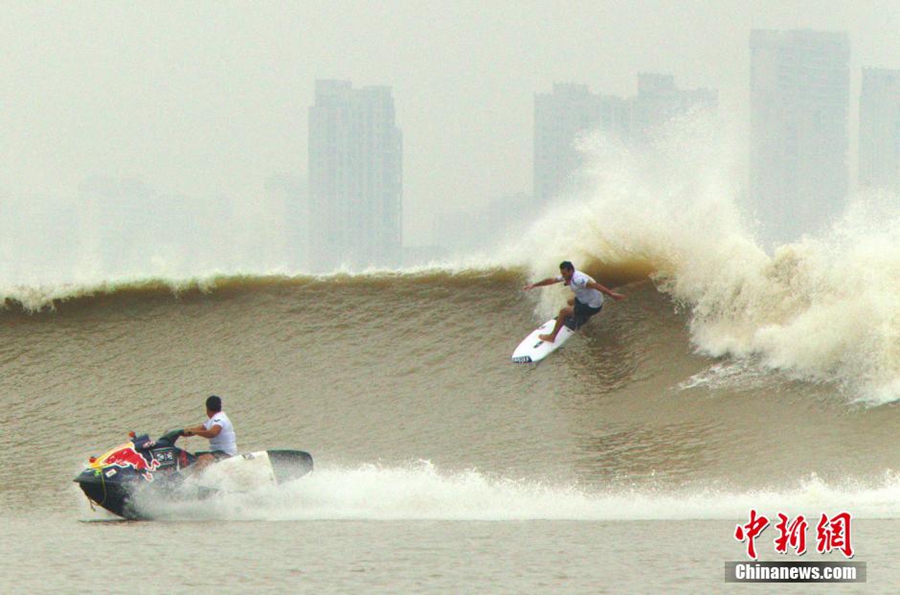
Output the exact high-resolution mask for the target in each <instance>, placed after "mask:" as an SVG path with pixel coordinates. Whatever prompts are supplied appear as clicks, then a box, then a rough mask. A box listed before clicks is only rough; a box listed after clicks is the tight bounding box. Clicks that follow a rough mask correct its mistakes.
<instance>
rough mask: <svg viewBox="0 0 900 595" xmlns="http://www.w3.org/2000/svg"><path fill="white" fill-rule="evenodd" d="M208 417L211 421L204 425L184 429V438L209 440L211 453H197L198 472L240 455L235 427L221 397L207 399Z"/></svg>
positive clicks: (208, 420)
mask: <svg viewBox="0 0 900 595" xmlns="http://www.w3.org/2000/svg"><path fill="white" fill-rule="evenodd" d="M206 416H207V417H208V418H209V419H207V420H206V421H205V422H204V423H203V424H201V425H199V426H192V427H189V428H185V429H184V436H201V437H203V438H209V447H210V449H211V451H210V452H198V453H197V462H196V463H195V466H196V468H197V470H198V471H199V470H200V469H203V468H204V467H206V466H207V465H209V464H210V463H213V462H215V461H218V460H220V459H227V458H228V457H233V456H234V455H236V454H237V453H238V449H237V437H236V436H235V433H234V426H232V425H231V420H230V419H228V416H227V415H225V412H224V411H222V399H221V398H220V397H217V396H216V395H210V397H209V398H208V399H206Z"/></svg>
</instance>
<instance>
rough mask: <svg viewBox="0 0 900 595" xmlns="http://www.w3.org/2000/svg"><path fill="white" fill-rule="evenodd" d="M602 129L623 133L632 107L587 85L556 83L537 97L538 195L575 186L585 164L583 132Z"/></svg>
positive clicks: (539, 197) (539, 198) (543, 198)
mask: <svg viewBox="0 0 900 595" xmlns="http://www.w3.org/2000/svg"><path fill="white" fill-rule="evenodd" d="M595 128H601V129H603V130H605V131H607V132H610V133H613V134H618V135H622V134H624V133H626V131H627V130H628V109H627V104H626V102H625V100H623V99H621V98H618V97H611V96H604V95H595V94H593V93H591V92H590V90H589V89H588V87H587V85H573V84H555V85H553V92H552V93H546V94H540V93H539V94H536V95H535V96H534V197H535V199H536V200H537V201H546V200H548V199H549V198H551V197H553V196H556V195H558V194H559V193H561V192H565V191H566V190H569V189H571V187H572V186H573V185H574V183H575V180H574V179H573V177H574V176H575V175H576V174H577V172H578V171H579V170H580V168H581V166H582V164H583V159H584V157H583V155H582V154H581V153H580V152H579V151H578V149H577V147H576V141H577V139H578V135H579V134H583V133H586V132H589V131H591V130H592V129H595Z"/></svg>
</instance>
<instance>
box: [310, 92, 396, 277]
mask: <svg viewBox="0 0 900 595" xmlns="http://www.w3.org/2000/svg"><path fill="white" fill-rule="evenodd" d="M402 160H403V147H402V136H401V133H400V129H399V128H397V126H396V124H395V121H394V100H393V98H392V96H391V90H390V88H389V87H381V86H378V87H363V88H361V89H354V88H353V86H352V84H351V83H350V82H349V81H327V80H321V81H316V96H315V104H314V105H313V106H312V107H311V108H310V109H309V200H310V256H311V262H310V265H311V268H312V269H313V270H315V271H330V270H333V269H334V268H335V267H338V266H341V265H349V266H351V267H353V268H356V269H358V268H363V267H366V266H393V265H397V264H398V263H399V262H400V258H401V246H402V229H401V224H402V220H401V218H402V196H403V189H402Z"/></svg>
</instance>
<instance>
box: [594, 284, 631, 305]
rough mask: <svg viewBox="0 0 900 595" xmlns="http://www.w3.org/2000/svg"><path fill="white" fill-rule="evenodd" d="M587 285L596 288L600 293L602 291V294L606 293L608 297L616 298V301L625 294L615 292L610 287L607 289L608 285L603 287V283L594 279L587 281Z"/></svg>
mask: <svg viewBox="0 0 900 595" xmlns="http://www.w3.org/2000/svg"><path fill="white" fill-rule="evenodd" d="M587 286H588V287H590V288H591V289H596V290H597V291H599V292H600V293H604V294H606V295H608V296H609V297H611V298H612V299H614V300H616V301H617V302H618V301H619V300H624V299H625V296H624V295H622V294H621V293H616V292H615V291H613V290H612V289H609V288H608V287H604V286H603V285H600V284H599V283H597V282H596V281H588V284H587Z"/></svg>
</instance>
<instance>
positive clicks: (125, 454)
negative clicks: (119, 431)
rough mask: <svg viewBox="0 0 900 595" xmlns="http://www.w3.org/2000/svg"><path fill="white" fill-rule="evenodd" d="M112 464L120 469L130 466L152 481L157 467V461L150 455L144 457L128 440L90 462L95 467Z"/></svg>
mask: <svg viewBox="0 0 900 595" xmlns="http://www.w3.org/2000/svg"><path fill="white" fill-rule="evenodd" d="M148 459H149V460H148ZM112 465H115V466H116V467H119V468H122V469H125V468H127V467H131V468H132V469H134V470H135V471H137V472H138V473H140V474H141V475H143V477H144V479H146V480H147V481H153V474H152V472H153V471H156V469H157V468H158V467H159V461H157V460H156V459H154V458H153V457H152V456H148V457H146V458H145V457H144V455H142V454H141V453H139V452H138V451H136V450H135V449H134V443H133V442H129V443H128V444H125V445H123V446H120V447H117V448H115V449H113V450H111V451H110V452H108V453H107V454H105V455H103V456H102V457H100V458H99V459H97V461H95V462H93V463H92V464H91V466H92V467H95V468H104V467H110V466H112Z"/></svg>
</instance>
